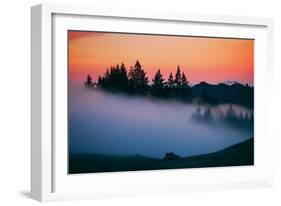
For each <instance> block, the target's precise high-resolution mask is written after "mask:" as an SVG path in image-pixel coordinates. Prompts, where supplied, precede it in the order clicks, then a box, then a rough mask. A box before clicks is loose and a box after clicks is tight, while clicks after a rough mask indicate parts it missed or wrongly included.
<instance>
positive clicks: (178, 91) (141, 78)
mask: <svg viewBox="0 0 281 206" xmlns="http://www.w3.org/2000/svg"><path fill="white" fill-rule="evenodd" d="M85 85H86V86H87V87H92V86H97V87H100V88H103V89H106V90H110V91H121V92H126V93H130V94H139V95H151V96H157V97H163V98H164V97H165V98H168V97H172V98H180V99H184V100H188V99H190V97H191V86H190V84H189V82H188V81H187V78H186V75H185V73H184V72H181V70H180V66H178V67H177V71H176V74H175V77H173V74H172V73H170V75H169V78H168V80H167V81H165V79H164V77H163V75H162V74H161V71H160V69H158V70H157V72H156V74H155V76H154V78H153V79H152V83H151V84H149V80H148V77H147V76H146V72H145V71H144V70H143V69H142V66H141V64H140V62H139V61H138V60H137V61H136V63H135V65H134V66H133V67H131V68H130V70H129V72H127V69H126V67H125V65H124V64H123V63H122V64H121V65H119V64H117V65H116V66H111V67H110V69H107V70H106V72H105V74H104V75H103V76H99V78H98V82H97V83H94V82H93V80H92V78H91V76H90V75H88V76H87V79H86V81H85Z"/></svg>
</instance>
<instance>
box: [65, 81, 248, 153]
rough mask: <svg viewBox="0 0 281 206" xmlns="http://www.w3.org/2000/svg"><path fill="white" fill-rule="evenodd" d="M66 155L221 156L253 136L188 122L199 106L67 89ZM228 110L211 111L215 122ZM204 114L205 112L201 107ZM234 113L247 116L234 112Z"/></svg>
mask: <svg viewBox="0 0 281 206" xmlns="http://www.w3.org/2000/svg"><path fill="white" fill-rule="evenodd" d="M68 106H69V108H68V109H69V116H68V118H69V122H68V123H69V125H68V128H69V131H68V134H69V146H70V147H69V151H70V153H73V154H75V153H94V154H117V155H135V154H140V155H144V156H149V157H156V158H162V157H163V156H164V155H165V153H166V152H174V153H176V154H178V155H180V156H191V155H198V154H205V153H210V152H214V151H218V150H221V149H223V148H225V147H228V146H230V145H233V144H236V143H238V142H241V141H243V140H246V139H249V138H251V137H253V132H252V130H245V129H241V128H239V127H230V126H227V127H226V126H225V125H224V124H218V125H216V126H214V125H213V124H211V123H207V122H205V123H198V122H196V121H194V120H193V119H192V115H193V114H194V113H195V112H196V110H197V108H198V105H194V104H183V103H180V102H175V101H167V100H166V101H165V100H153V99H150V98H147V97H137V96H132V97H131V96H126V95H121V94H112V93H108V92H103V91H101V90H97V89H87V88H85V87H83V85H81V84H75V83H73V82H71V83H70V85H69V103H68ZM228 107H229V105H218V106H214V107H210V108H211V109H212V112H213V113H214V116H216V115H218V113H219V112H224V111H225V110H226V108H228ZM202 108H203V107H202ZM233 108H234V110H235V112H236V113H238V114H239V113H240V112H242V113H243V112H251V110H248V109H246V108H244V107H241V106H235V105H234V106H233Z"/></svg>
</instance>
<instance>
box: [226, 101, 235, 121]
mask: <svg viewBox="0 0 281 206" xmlns="http://www.w3.org/2000/svg"><path fill="white" fill-rule="evenodd" d="M236 119H237V116H236V113H235V111H234V109H233V107H232V105H230V106H229V108H228V109H227V110H226V120H228V121H234V120H236Z"/></svg>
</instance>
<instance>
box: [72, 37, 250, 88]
mask: <svg viewBox="0 0 281 206" xmlns="http://www.w3.org/2000/svg"><path fill="white" fill-rule="evenodd" d="M68 45H69V53H68V55H69V56H68V57H69V58H68V61H69V75H70V80H71V81H83V80H84V79H85V77H86V75H87V74H90V75H92V77H93V79H94V80H96V79H97V78H98V76H99V75H103V74H104V72H105V71H106V68H107V67H110V65H116V64H117V63H119V64H120V63H121V62H123V63H124V64H125V66H126V67H127V70H129V68H130V66H132V65H134V63H135V62H136V60H137V59H138V60H139V61H140V63H141V65H142V67H143V69H144V70H145V72H146V73H147V75H148V77H149V79H150V81H151V78H152V77H153V76H154V74H155V72H156V71H157V70H158V68H159V69H160V70H161V72H162V74H163V75H164V77H165V79H167V78H168V75H169V73H170V72H173V75H174V74H175V71H176V68H177V65H180V67H181V70H182V71H184V72H185V74H186V76H187V79H188V80H189V81H190V82H191V83H192V84H195V83H198V82H201V81H206V82H209V83H219V82H223V81H226V80H235V81H239V82H241V83H248V84H250V85H252V84H253V78H254V40H245V39H222V38H203V37H186V36H184V37H181V36H162V35H161V36H159V35H158V36H157V35H140V34H137V35H136V34H120V33H103V32H79V31H69V32H68Z"/></svg>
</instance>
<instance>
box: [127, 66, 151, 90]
mask: <svg viewBox="0 0 281 206" xmlns="http://www.w3.org/2000/svg"><path fill="white" fill-rule="evenodd" d="M129 86H130V89H131V90H132V92H135V93H139V94H144V93H145V92H146V91H147V88H148V78H147V77H146V73H145V72H144V70H143V69H142V67H141V64H140V62H139V61H138V60H137V61H136V63H135V65H134V67H131V69H130V71H129Z"/></svg>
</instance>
